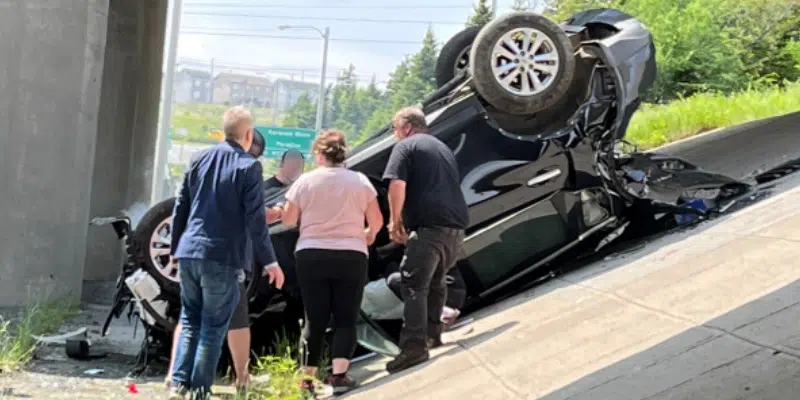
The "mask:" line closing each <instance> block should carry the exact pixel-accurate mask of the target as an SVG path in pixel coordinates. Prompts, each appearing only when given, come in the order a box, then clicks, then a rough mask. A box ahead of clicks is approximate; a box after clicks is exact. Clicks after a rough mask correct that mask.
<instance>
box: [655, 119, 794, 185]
mask: <svg viewBox="0 0 800 400" xmlns="http://www.w3.org/2000/svg"><path fill="white" fill-rule="evenodd" d="M658 151H659V152H664V153H667V154H671V155H675V156H679V157H683V158H686V159H687V160H689V161H691V162H693V163H695V164H697V165H699V166H701V167H703V168H705V169H708V170H710V171H716V172H720V173H724V174H726V175H728V176H731V177H735V178H743V177H751V176H752V175H753V172H754V171H759V172H761V171H763V170H766V169H769V168H772V167H774V166H776V165H779V164H781V163H783V162H785V161H788V160H791V159H794V158H798V157H800V112H798V113H794V114H790V115H787V116H783V117H777V118H771V119H768V120H762V121H757V122H753V123H749V124H745V125H740V126H738V127H734V128H731V129H726V130H724V131H722V132H720V133H719V134H708V135H704V136H700V137H698V138H695V139H693V140H687V141H684V142H679V143H675V144H672V145H668V146H665V147H662V148H661V149H659V150H658Z"/></svg>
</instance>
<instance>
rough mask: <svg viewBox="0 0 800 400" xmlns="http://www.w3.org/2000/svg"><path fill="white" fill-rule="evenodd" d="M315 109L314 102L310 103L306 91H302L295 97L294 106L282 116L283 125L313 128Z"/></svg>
mask: <svg viewBox="0 0 800 400" xmlns="http://www.w3.org/2000/svg"><path fill="white" fill-rule="evenodd" d="M315 114H316V109H315V107H314V104H313V103H311V98H310V97H309V96H308V93H303V94H302V95H300V97H299V98H298V99H297V103H295V105H294V107H292V108H291V109H289V111H288V112H287V113H286V116H284V118H283V125H284V126H291V127H295V128H309V129H312V128H314V123H315V121H314V118H315Z"/></svg>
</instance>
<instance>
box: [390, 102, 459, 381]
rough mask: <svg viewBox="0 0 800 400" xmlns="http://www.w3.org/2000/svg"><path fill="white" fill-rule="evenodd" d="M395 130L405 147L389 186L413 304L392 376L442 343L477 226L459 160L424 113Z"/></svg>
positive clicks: (397, 153)
mask: <svg viewBox="0 0 800 400" xmlns="http://www.w3.org/2000/svg"><path fill="white" fill-rule="evenodd" d="M392 123H393V124H394V134H395V137H396V138H397V140H398V143H397V144H395V146H394V149H392V154H391V155H390V156H389V162H388V163H387V164H386V170H385V171H384V174H383V179H384V180H388V181H390V183H389V209H390V220H389V234H390V235H391V238H392V240H393V241H394V242H397V243H403V244H405V245H406V254H405V257H404V258H403V262H402V263H401V265H400V273H401V279H402V294H403V302H404V303H405V307H404V312H403V321H404V323H403V331H402V333H401V338H400V347H401V349H402V351H401V353H400V355H398V356H397V358H395V359H394V360H392V361H390V362H389V363H388V364H387V365H386V369H387V370H388V371H389V372H390V373H394V372H398V371H401V370H404V369H406V368H409V367H412V366H414V365H417V364H420V363H422V362H425V361H426V360H428V358H429V354H428V348H432V347H438V346H440V345H441V344H442V339H441V334H442V321H441V318H440V317H441V313H442V308H443V307H444V304H445V299H446V297H447V286H446V283H445V276H446V274H447V271H449V270H450V269H451V268H453V266H455V263H456V261H458V253H459V249H460V246H461V243H462V242H463V240H464V229H466V228H467V225H468V222H469V221H468V220H469V215H468V210H467V203H466V201H465V200H464V195H463V193H462V192H461V177H460V175H459V173H458V165H457V163H456V158H455V155H454V154H453V151H452V150H450V148H449V147H447V145H445V144H444V143H442V141H440V140H439V139H437V138H436V137H434V136H432V135H428V134H427V133H426V132H427V129H428V126H427V123H426V121H425V114H424V113H423V112H422V110H420V109H418V108H404V109H402V110H400V111H398V112H397V114H395V117H394V119H393V121H392ZM407 232H409V233H407Z"/></svg>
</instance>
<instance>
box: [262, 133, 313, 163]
mask: <svg viewBox="0 0 800 400" xmlns="http://www.w3.org/2000/svg"><path fill="white" fill-rule="evenodd" d="M256 129H258V131H259V132H261V134H262V135H264V141H265V142H266V143H265V146H264V147H265V148H264V157H266V158H281V156H282V155H283V153H284V152H285V151H286V150H291V149H295V150H299V151H300V152H301V153H303V155H304V156H306V157H308V154H309V153H311V142H313V141H314V138H315V137H316V136H317V133H316V131H314V130H313V129H303V128H285V127H278V126H263V125H260V126H256Z"/></svg>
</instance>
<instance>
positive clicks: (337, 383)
mask: <svg viewBox="0 0 800 400" xmlns="http://www.w3.org/2000/svg"><path fill="white" fill-rule="evenodd" d="M325 384H326V385H328V386H331V387H332V388H333V394H334V395H339V394H343V393H347V392H349V391H351V390H353V389H355V388H356V387H358V383H356V381H354V380H353V379H352V378H350V377H349V376H347V374H341V375H331V376H329V377H327V378H325Z"/></svg>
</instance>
